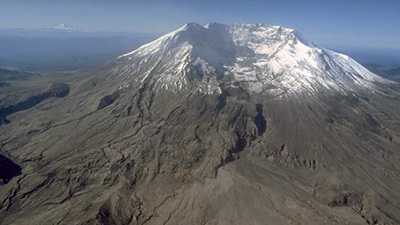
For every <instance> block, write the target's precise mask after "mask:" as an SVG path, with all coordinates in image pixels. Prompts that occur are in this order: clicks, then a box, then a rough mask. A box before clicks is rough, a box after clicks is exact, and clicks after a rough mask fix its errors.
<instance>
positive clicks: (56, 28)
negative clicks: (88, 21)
mask: <svg viewBox="0 0 400 225" xmlns="http://www.w3.org/2000/svg"><path fill="white" fill-rule="evenodd" d="M53 29H55V30H63V31H77V29H75V28H73V27H70V26H68V25H67V24H65V23H62V24H59V25H57V26H55V27H53Z"/></svg>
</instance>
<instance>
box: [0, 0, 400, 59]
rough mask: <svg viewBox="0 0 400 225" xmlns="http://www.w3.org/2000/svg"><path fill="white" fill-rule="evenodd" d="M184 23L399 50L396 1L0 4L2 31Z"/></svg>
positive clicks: (165, 27)
mask: <svg viewBox="0 0 400 225" xmlns="http://www.w3.org/2000/svg"><path fill="white" fill-rule="evenodd" d="M187 22H197V23H200V24H205V23H208V22H220V23H226V24H231V23H267V24H271V25H281V26H285V27H291V28H295V29H297V30H299V31H300V33H302V34H303V35H304V36H305V37H306V38H308V39H310V40H312V41H314V42H316V43H318V44H322V45H328V46H349V47H354V48H358V47H360V48H363V47H370V48H386V49H393V50H395V51H397V50H400V0H329V1H328V0H326V1H325V0H287V1H285V0H275V1H271V0H253V1H252V0H247V1H246V0H230V1H227V0H202V1H194V0H186V1H183V0H140V1H139V0H131V1H128V0H96V1H95V0H79V1H78V0H64V1H62V0H0V28H11V27H20V28H45V27H53V26H55V25H57V24H59V23H66V24H68V25H70V26H72V27H75V28H78V29H80V30H84V31H128V32H150V33H165V32H168V31H171V30H174V29H176V28H178V27H180V26H182V25H183V24H185V23H187Z"/></svg>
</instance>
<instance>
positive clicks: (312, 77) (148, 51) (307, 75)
mask: <svg viewBox="0 0 400 225" xmlns="http://www.w3.org/2000/svg"><path fill="white" fill-rule="evenodd" d="M116 63H117V64H118V66H117V67H116V68H115V69H114V75H113V76H115V77H120V78H121V79H123V80H128V79H130V78H133V79H134V80H136V81H138V82H142V83H143V82H152V83H154V84H156V85H158V86H159V87H161V88H163V89H172V90H173V91H176V90H181V89H188V90H194V89H195V90H197V91H200V92H204V93H209V94H210V93H214V92H220V88H219V86H220V83H219V81H220V80H221V79H222V78H223V77H226V76H229V77H231V78H232V79H233V80H234V81H235V82H234V83H236V84H239V85H241V86H242V87H246V88H247V89H248V90H249V91H250V92H256V93H271V94H274V95H282V94H286V93H288V94H290V93H299V92H316V91H320V90H335V91H346V90H352V89H354V88H373V82H388V81H386V80H385V79H383V78H381V77H379V76H377V75H375V74H373V73H371V72H369V71H368V70H367V69H365V68H364V67H362V66H361V65H360V64H358V63H357V62H356V61H354V60H353V59H351V58H350V57H348V56H346V55H343V54H340V53H336V52H333V51H331V50H327V49H324V48H321V47H319V46H317V45H315V44H313V43H312V42H310V41H307V40H305V39H304V38H303V37H302V36H301V35H300V34H299V33H298V32H297V31H296V30H294V29H289V28H283V27H280V26H270V25H265V24H234V25H223V24H218V23H210V24H207V25H206V26H201V25H199V24H196V23H189V24H186V25H184V26H183V27H181V28H179V29H177V30H175V31H173V32H171V33H168V34H166V35H164V36H162V37H160V38H159V39H157V40H155V41H153V42H151V43H148V44H146V45H143V46H142V47H140V48H138V49H137V50H135V51H133V52H130V53H127V54H125V55H122V56H120V57H118V59H117V61H116Z"/></svg>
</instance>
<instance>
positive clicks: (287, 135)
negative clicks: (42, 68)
mask: <svg viewBox="0 0 400 225" xmlns="http://www.w3.org/2000/svg"><path fill="white" fill-rule="evenodd" d="M82 73H83V74H79V76H78V75H77V74H72V75H69V76H67V75H64V76H56V77H52V78H51V79H50V78H49V79H47V78H46V79H45V78H40V77H37V78H34V79H35V80H34V81H29V80H28V81H13V82H11V86H9V87H1V88H0V93H1V96H2V98H1V99H2V100H1V102H0V103H1V106H0V107H1V111H0V112H1V114H0V116H2V118H4V119H6V120H7V123H3V124H2V125H1V126H0V134H1V136H0V141H1V156H0V157H1V158H0V169H1V170H2V171H3V168H4V169H7V170H8V171H14V172H13V173H7V174H5V175H2V176H3V177H0V178H1V179H2V183H3V184H2V185H1V189H0V223H1V224H18V225H24V224H27V225H28V224H29V225H31V224H43V225H45V224H132V225H133V224H135V225H136V224H138V225H139V224H149V225H150V224H203V225H204V224H210V225H211V224H227V225H228V224H307V225H308V224H400V177H399V172H400V113H399V112H400V85H399V83H395V82H392V81H388V80H386V79H383V78H381V77H379V76H377V75H375V74H373V73H371V72H369V71H368V70H367V69H365V68H363V67H362V66H361V65H359V64H358V63H357V62H355V61H354V60H352V59H351V58H349V57H348V56H345V55H342V54H339V53H335V52H333V51H330V50H327V49H324V48H320V47H318V46H316V45H314V44H313V43H311V42H309V41H306V40H304V38H302V37H301V35H300V34H298V32H297V31H295V30H292V29H287V28H282V27H278V26H268V25H262V24H238V25H230V26H227V25H221V24H209V25H206V26H201V25H198V24H193V23H192V24H187V25H185V26H184V27H182V28H180V29H178V30H176V31H174V32H172V33H169V34H167V35H165V36H163V37H161V38H159V39H157V40H155V41H154V42H151V43H149V44H147V45H144V46H142V47H141V48H139V49H137V50H135V51H133V52H131V53H128V54H125V55H123V56H120V57H119V58H117V59H116V60H115V61H113V62H111V63H109V64H107V65H104V66H103V67H101V68H98V69H96V70H91V71H85V72H82ZM43 95H45V96H46V98H43V99H42V98H41V100H40V101H34V102H32V99H33V100H35V99H36V98H37V96H43ZM33 103H35V104H33ZM21 104H22V105H28V106H29V107H22V108H21V107H17V106H20V105H21ZM9 107H14V108H12V109H14V110H12V113H4V112H10V110H8V111H7V108H9ZM3 162H6V163H3Z"/></svg>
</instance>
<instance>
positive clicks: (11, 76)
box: [0, 68, 35, 84]
mask: <svg viewBox="0 0 400 225" xmlns="http://www.w3.org/2000/svg"><path fill="white" fill-rule="evenodd" d="M32 76H35V74H32V73H28V72H25V71H18V70H8V69H3V68H0V81H10V80H27V79H29V78H30V77H32ZM3 84H4V83H3Z"/></svg>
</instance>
